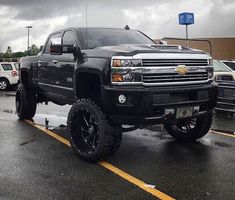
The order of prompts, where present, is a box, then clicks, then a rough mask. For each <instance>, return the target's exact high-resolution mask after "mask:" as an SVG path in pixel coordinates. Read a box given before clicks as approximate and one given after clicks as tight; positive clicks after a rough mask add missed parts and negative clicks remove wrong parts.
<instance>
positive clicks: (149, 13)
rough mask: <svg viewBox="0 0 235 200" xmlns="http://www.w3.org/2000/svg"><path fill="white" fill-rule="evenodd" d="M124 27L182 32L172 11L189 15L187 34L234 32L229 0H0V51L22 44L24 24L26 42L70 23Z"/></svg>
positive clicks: (157, 34)
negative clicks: (192, 16)
mask: <svg viewBox="0 0 235 200" xmlns="http://www.w3.org/2000/svg"><path fill="white" fill-rule="evenodd" d="M86 4H87V8H88V9H87V10H88V14H87V16H88V18H87V22H88V26H98V27H124V26H125V25H126V24H128V25H129V26H130V27H131V28H134V29H139V30H141V31H143V32H145V33H146V34H147V35H149V36H150V37H152V38H153V39H156V38H162V37H185V28H184V26H180V25H179V24H178V14H179V13H181V12H184V11H187V12H193V13H194V14H195V24H194V25H191V26H190V27H189V37H192V38H195V37H197V38H198V37H235V1H234V0H0V51H3V52H4V51H5V49H6V47H7V46H11V47H12V49H13V51H24V50H25V49H26V47H27V30H26V28H25V27H26V26H28V25H32V26H33V28H32V29H31V32H30V44H32V43H34V44H36V45H38V46H40V45H43V43H44V41H45V39H46V37H47V35H48V34H49V33H51V32H53V31H54V30H58V29H61V28H64V27H71V26H85V24H86V20H85V18H86V12H85V10H86V9H85V8H86Z"/></svg>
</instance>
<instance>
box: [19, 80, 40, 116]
mask: <svg viewBox="0 0 235 200" xmlns="http://www.w3.org/2000/svg"><path fill="white" fill-rule="evenodd" d="M36 109H37V102H36V97H35V94H34V93H33V92H32V91H30V90H29V89H26V87H25V86H24V85H23V84H22V83H20V84H19V85H18V87H17V90H16V113H17V115H18V117H19V118H20V119H32V118H33V117H34V115H35V113H36Z"/></svg>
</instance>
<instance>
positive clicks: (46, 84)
mask: <svg viewBox="0 0 235 200" xmlns="http://www.w3.org/2000/svg"><path fill="white" fill-rule="evenodd" d="M38 84H39V85H44V86H48V87H54V88H60V89H64V90H71V91H73V88H69V87H63V86H59V85H53V84H48V83H41V82H39V83H38Z"/></svg>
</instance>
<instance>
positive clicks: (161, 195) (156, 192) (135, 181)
mask: <svg viewBox="0 0 235 200" xmlns="http://www.w3.org/2000/svg"><path fill="white" fill-rule="evenodd" d="M99 164H100V165H102V166H103V167H105V168H106V169H108V170H110V171H112V172H113V173H115V174H117V175H118V176H120V177H122V178H123V179H125V180H127V181H129V182H130V183H132V184H134V185H136V186H138V187H140V188H141V189H143V190H145V191H146V192H148V193H150V194H152V195H153V196H155V197H157V198H159V199H163V200H172V199H174V198H172V197H170V196H168V195H167V194H165V193H163V192H161V191H159V190H157V189H155V188H151V187H149V186H148V184H146V183H144V182H143V181H141V180H139V179H137V178H135V177H134V176H131V175H130V174H127V173H126V172H124V171H123V170H121V169H118V168H117V167H115V166H113V165H111V164H110V163H108V162H105V161H100V162H99Z"/></svg>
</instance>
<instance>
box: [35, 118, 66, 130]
mask: <svg viewBox="0 0 235 200" xmlns="http://www.w3.org/2000/svg"><path fill="white" fill-rule="evenodd" d="M33 121H34V123H35V124H38V125H41V126H46V127H48V128H49V129H53V128H55V127H64V126H67V117H60V116H56V115H50V114H36V115H35V116H34V118H33Z"/></svg>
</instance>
